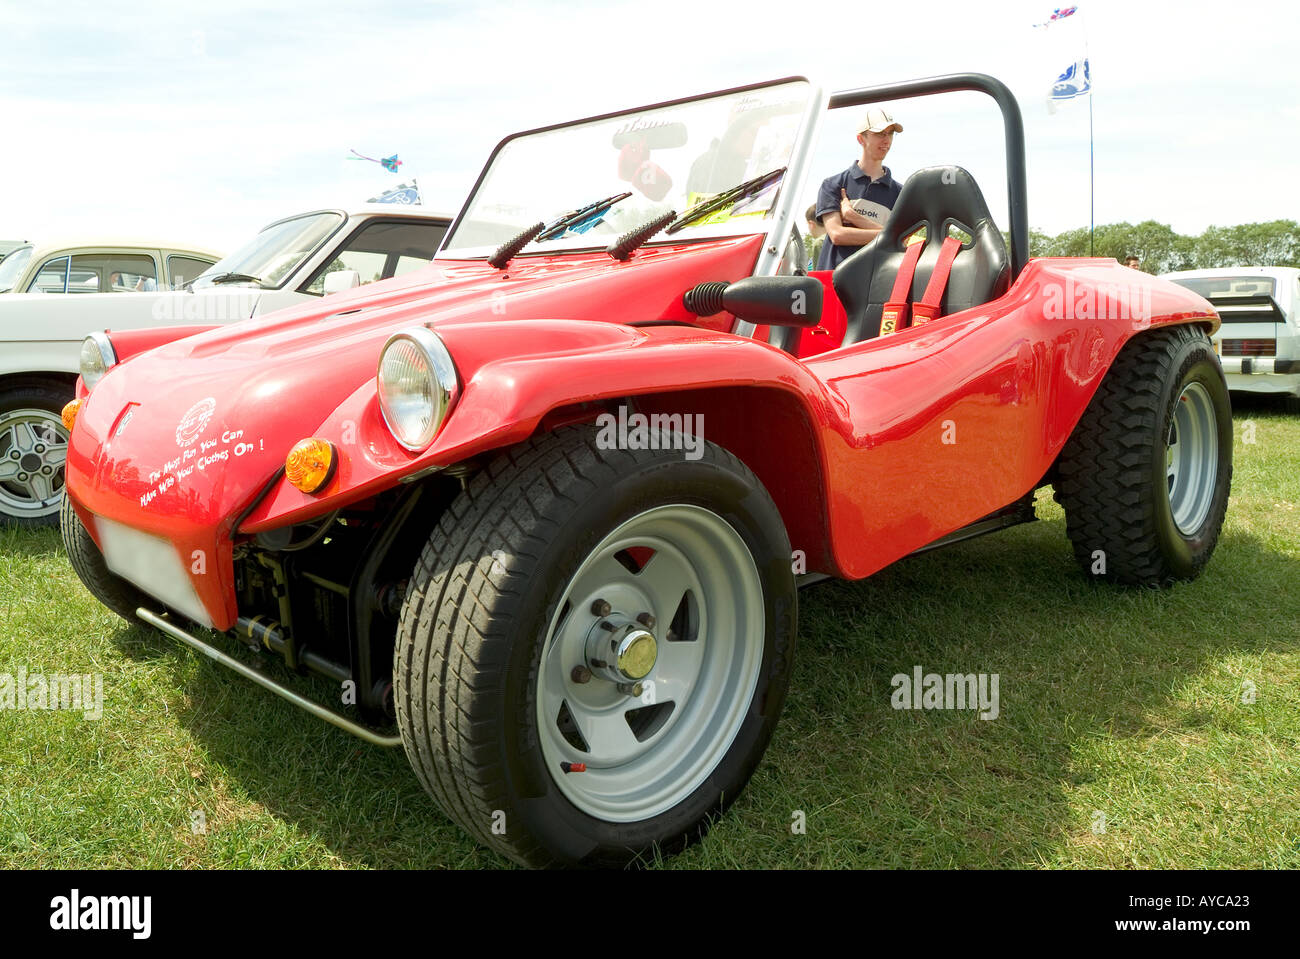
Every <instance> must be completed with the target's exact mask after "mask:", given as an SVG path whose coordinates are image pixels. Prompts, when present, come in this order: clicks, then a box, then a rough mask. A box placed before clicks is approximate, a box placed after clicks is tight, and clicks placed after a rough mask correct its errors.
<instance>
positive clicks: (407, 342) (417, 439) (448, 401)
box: [378, 326, 458, 453]
mask: <svg viewBox="0 0 1300 959" xmlns="http://www.w3.org/2000/svg"><path fill="white" fill-rule="evenodd" d="M378 382H379V409H380V411H381V412H382V413H383V415H384V422H385V423H386V424H388V429H389V431H390V432H392V434H393V437H394V438H395V439H396V440H397V442H399V443H401V444H402V445H403V446H405V447H406V448H407V449H408V450H411V451H412V452H417V453H418V452H419V451H421V450H423V449H425V448H426V447H427V446H428V445H429V444H430V443H432V442H433V438H434V437H435V436H437V435H438V430H439V429H440V428H441V427H442V423H443V421H444V420H445V419H446V418H447V413H448V412H449V411H450V410H451V406H452V404H453V403H455V402H456V395H457V392H458V385H457V379H456V365H455V364H454V363H453V362H452V360H451V354H450V353H448V352H447V347H446V346H444V345H443V342H442V339H441V338H440V337H439V336H438V334H437V333H434V332H433V331H432V330H429V329H425V328H424V327H422V326H421V327H417V328H415V329H413V330H405V331H403V332H401V333H397V334H395V335H394V336H392V337H390V338H389V340H388V342H387V343H385V344H384V349H383V352H381V353H380V354H379V374H378Z"/></svg>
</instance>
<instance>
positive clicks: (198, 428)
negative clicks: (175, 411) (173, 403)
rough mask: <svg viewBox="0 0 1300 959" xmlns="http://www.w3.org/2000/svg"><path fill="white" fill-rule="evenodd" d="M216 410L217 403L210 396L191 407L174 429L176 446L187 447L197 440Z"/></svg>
mask: <svg viewBox="0 0 1300 959" xmlns="http://www.w3.org/2000/svg"><path fill="white" fill-rule="evenodd" d="M216 408H217V401H216V400H215V399H213V398H212V397H211V396H209V397H208V398H207V399H203V400H199V401H198V402H197V403H195V404H194V405H193V406H191V407H190V408H189V410H188V411H187V412H186V413H185V415H184V416H182V417H181V421H180V425H178V426H177V427H176V445H177V446H182V447H184V446H189V445H191V444H192V443H193V442H194V441H195V440H196V439H198V438H199V434H200V433H202V432H203V431H204V430H205V429H207V428H208V421H209V420H210V419H212V412H213V410H215V409H216Z"/></svg>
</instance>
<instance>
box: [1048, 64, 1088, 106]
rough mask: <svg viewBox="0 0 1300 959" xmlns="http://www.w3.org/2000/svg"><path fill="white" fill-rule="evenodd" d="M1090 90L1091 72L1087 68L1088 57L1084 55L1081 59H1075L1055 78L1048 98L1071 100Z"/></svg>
mask: <svg viewBox="0 0 1300 959" xmlns="http://www.w3.org/2000/svg"><path fill="white" fill-rule="evenodd" d="M1090 92H1092V74H1091V73H1090V72H1089V70H1088V58H1087V57H1084V58H1083V59H1082V60H1075V61H1074V62H1073V63H1072V64H1070V66H1069V67H1068V68H1067V69H1066V71H1065V72H1064V73H1062V74H1061V75H1060V76H1059V77H1057V78H1056V83H1054V84H1053V85H1052V92H1051V94H1050V95H1049V99H1052V100H1073V99H1074V98H1075V97H1081V96H1083V95H1084V94H1085V93H1090Z"/></svg>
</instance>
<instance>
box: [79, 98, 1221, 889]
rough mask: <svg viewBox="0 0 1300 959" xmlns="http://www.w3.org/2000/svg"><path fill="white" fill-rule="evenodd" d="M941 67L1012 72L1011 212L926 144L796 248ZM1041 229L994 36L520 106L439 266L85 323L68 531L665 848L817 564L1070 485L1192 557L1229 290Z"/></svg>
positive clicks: (84, 571) (739, 738) (565, 848)
mask: <svg viewBox="0 0 1300 959" xmlns="http://www.w3.org/2000/svg"><path fill="white" fill-rule="evenodd" d="M952 90H976V91H982V92H984V93H987V94H988V95H990V96H991V97H993V99H994V100H995V101H996V102H997V103H998V104H999V106H1000V107H1001V110H1002V113H1003V117H1004V121H1005V132H1006V162H1007V170H1008V195H1009V197H1010V210H1009V221H1008V226H1009V228H1010V249H1009V250H1008V249H1007V247H1006V245H1005V244H1004V241H1003V237H1002V234H1001V233H1000V231H999V230H998V229H997V227H996V226H995V225H994V221H993V219H992V217H991V215H990V213H989V211H988V209H987V208H986V206H985V203H984V200H983V197H982V195H981V193H980V190H979V188H978V187H977V186H976V184H975V182H974V181H973V179H972V178H971V177H970V175H969V174H968V173H966V171H964V170H962V169H960V168H958V167H934V168H930V169H926V170H922V171H920V172H918V173H916V174H915V175H914V176H912V177H911V178H910V179H909V180H908V182H907V184H906V185H905V186H904V187H903V191H902V194H901V195H900V196H899V198H898V201H897V203H896V205H895V207H894V210H893V212H892V216H891V217H890V219H889V221H888V224H887V226H886V228H885V229H884V232H883V233H882V234H881V235H880V236H879V238H878V239H876V240H875V241H874V242H873V243H872V244H871V245H869V246H867V247H865V248H863V249H862V250H861V251H860V252H858V253H857V254H856V255H854V256H852V257H850V258H849V259H847V260H846V261H845V262H844V263H842V264H841V265H840V266H839V267H838V268H837V269H836V270H835V271H834V273H833V275H832V274H824V275H823V274H813V275H805V274H804V273H803V270H802V267H801V264H802V262H803V258H804V254H803V249H802V245H801V243H800V242H799V236H798V233H797V225H798V224H799V223H801V222H802V220H801V211H802V209H803V203H802V202H800V199H799V197H800V194H799V190H798V187H799V186H800V184H802V183H804V182H805V179H806V174H808V172H809V170H808V166H809V156H810V153H811V148H812V144H813V142H814V140H815V135H816V132H817V129H818V126H819V124H820V122H821V119H822V117H823V116H824V115H825V112H826V110H827V108H828V107H832V108H835V107H848V106H862V105H865V104H870V103H878V102H881V101H884V100H892V99H900V98H906V97H914V96H922V95H928V94H934V93H943V92H946V91H952ZM565 211H570V212H567V213H566V212H565ZM1027 239H1028V229H1027V219H1026V211H1025V175H1024V146H1023V134H1022V129H1021V122H1020V114H1019V110H1018V108H1017V105H1016V102H1015V100H1014V98H1013V97H1012V96H1011V94H1010V92H1009V91H1008V90H1007V89H1006V88H1005V87H1004V86H1003V85H1002V84H1000V83H999V82H997V81H996V80H993V79H992V78H990V77H986V76H982V75H975V74H963V75H955V76H949V77H939V78H933V79H928V80H920V81H915V82H910V83H903V84H891V85H884V86H879V87H871V88H865V89H860V90H854V91H849V92H845V93H838V94H835V95H834V96H831V97H826V96H824V95H823V94H822V93H821V92H820V91H819V90H817V88H815V87H814V86H813V85H812V84H810V83H808V82H807V81H805V80H803V79H798V78H796V79H787V80H780V81H774V82H771V83H764V84H758V85H755V86H751V87H745V88H740V89H734V90H728V91H723V92H720V93H714V94H709V95H706V96H701V97H695V98H690V99H686V100H679V101H674V102H670V103H663V104H659V105H656V106H651V107H645V108H641V109H636V110H629V111H626V112H621V113H617V114H611V115H607V116H601V117H596V118H594V119H587V120H581V121H577V122H574V123H569V124H562V125H559V126H555V127H549V128H546V129H541V130H534V131H530V132H527V133H521V134H517V135H514V136H511V137H508V138H506V139H505V140H503V141H502V142H501V143H500V145H499V146H498V147H497V148H496V150H495V152H494V153H493V155H492V157H491V159H490V160H489V162H488V164H487V166H486V168H485V169H484V171H483V173H482V175H481V176H480V177H479V180H478V182H477V184H476V185H475V187H474V190H473V192H472V194H471V195H470V197H469V199H468V200H467V202H466V204H465V207H464V209H463V210H462V211H461V213H460V215H459V217H458V218H457V220H456V222H455V223H454V224H453V226H452V228H451V230H450V232H449V233H448V237H447V240H446V242H445V244H444V247H443V249H442V250H441V251H440V252H439V254H438V256H437V257H436V259H435V260H434V261H433V263H432V265H431V266H429V267H428V268H427V269H425V270H422V271H418V272H415V273H410V274H407V275H406V276H404V277H400V278H397V279H394V280H391V281H387V282H384V283H379V284H376V285H374V286H371V287H366V288H363V289H360V290H357V291H354V292H349V293H343V294H340V295H338V296H334V297H330V298H329V299H328V300H326V301H325V302H323V303H321V304H319V305H309V306H303V307H295V308H291V309H288V310H283V311H280V312H277V313H275V314H272V315H270V316H268V317H266V318H264V319H261V320H258V321H253V322H245V323H239V324H235V325H233V326H229V327H224V328H219V329H214V330H210V331H208V332H203V333H200V334H199V335H191V336H186V338H183V339H181V338H178V337H180V336H182V335H183V334H189V333H192V332H193V331H192V330H171V331H142V332H138V333H127V334H123V335H120V336H117V335H115V336H111V337H110V338H109V339H108V340H104V338H102V337H100V338H98V339H92V340H91V341H88V344H87V347H86V350H85V357H86V359H85V364H84V367H83V373H84V387H83V388H82V390H81V392H80V396H81V399H80V400H79V401H78V403H77V405H74V406H72V407H71V408H70V409H69V410H67V411H66V416H67V418H68V420H69V421H72V422H74V423H75V426H74V427H73V429H72V433H71V443H70V450H69V454H68V460H67V477H68V479H67V489H68V492H69V495H68V498H67V505H66V507H65V510H64V515H63V529H64V538H65V542H66V545H67V548H68V553H69V555H70V557H71V559H72V562H73V565H74V566H75V568H76V569H77V572H78V573H79V575H80V576H81V578H82V580H83V582H85V584H86V585H87V587H89V589H90V590H91V591H92V592H93V593H94V594H95V595H96V596H97V597H98V598H99V599H101V600H102V601H103V602H104V603H105V604H107V605H108V606H110V607H111V608H112V609H114V610H116V611H117V612H119V613H120V614H121V615H123V616H125V617H127V618H139V619H141V620H143V621H144V622H146V623H149V624H151V625H153V626H155V627H157V628H158V629H160V630H162V631H164V632H166V633H168V634H169V635H171V636H173V637H175V638H176V639H179V640H181V641H183V642H185V643H188V644H190V645H191V646H194V647H196V648H198V649H201V650H203V651H204V652H206V653H207V654H208V655H210V656H213V657H214V658H216V659H218V660H219V661H221V662H223V663H225V664H226V665H228V666H231V667H232V668H234V669H237V670H239V671H240V672H242V673H243V674H244V675H245V676H247V677H249V678H250V679H253V680H255V681H256V682H258V683H260V684H262V685H263V686H266V687H268V688H270V689H272V690H274V691H275V692H277V693H278V694H280V695H283V696H286V697H287V698H290V699H292V700H293V701H294V702H296V703H298V704H299V705H302V706H303V707H304V708H307V709H309V710H311V711H312V712H314V713H316V714H317V715H319V716H321V717H322V718H324V719H326V720H328V721H329V722H332V723H334V724H336V725H338V726H340V727H342V728H344V729H348V730H349V731H351V732H353V733H355V734H357V735H359V736H362V737H363V738H365V739H368V740H370V741H372V742H377V743H381V744H386V745H398V744H400V745H402V746H403V747H404V748H405V750H406V753H407V755H408V757H409V758H410V760H411V763H412V765H413V766H414V768H415V771H416V773H417V775H418V776H419V777H420V779H421V780H422V782H423V783H424V785H425V786H426V788H427V789H428V790H429V792H430V793H431V794H432V795H433V796H434V797H435V798H436V799H437V801H438V802H439V804H440V805H441V806H442V808H443V809H444V810H445V811H446V813H447V814H448V815H449V816H451V817H452V818H453V819H455V820H456V821H457V822H458V823H459V824H460V825H461V826H463V827H464V828H465V829H466V830H467V831H469V832H470V833H471V834H473V835H475V836H477V837H479V838H480V839H481V840H482V841H483V842H485V843H487V844H489V845H491V846H492V847H493V848H495V849H497V850H499V851H501V852H502V853H504V854H505V855H507V856H510V857H512V858H513V859H515V860H517V861H519V862H522V863H528V864H533V865H544V864H551V863H597V864H599V863H623V862H627V861H629V860H630V859H633V858H635V857H637V856H639V855H642V854H644V853H645V852H646V851H647V850H650V849H652V848H655V847H657V848H659V849H661V850H665V851H671V850H673V849H676V848H680V846H682V845H683V844H684V843H686V842H688V841H690V840H691V839H692V838H694V837H696V836H698V835H699V834H700V833H701V831H702V830H703V829H704V828H705V826H706V825H707V822H708V821H709V819H710V817H711V816H712V815H713V814H715V813H716V812H718V811H720V810H721V809H722V808H723V807H725V805H726V804H728V803H729V802H731V801H732V800H733V799H734V798H735V797H736V795H737V793H738V792H739V791H740V790H741V789H742V788H743V786H744V784H745V783H746V781H747V780H748V778H749V776H750V774H751V772H752V771H753V770H754V768H755V767H756V766H757V764H758V762H759V761H760V758H761V757H762V755H763V751H764V749H765V747H766V745H767V743H768V740H769V739H770V737H771V736H772V733H773V729H774V728H775V726H776V722H777V718H778V716H779V714H780V712H781V706H782V703H783V701H784V698H785V693H786V687H787V683H788V680H789V677H790V674H791V664H792V659H793V655H794V646H795V633H796V588H797V586H798V585H800V584H801V583H802V582H807V581H811V580H812V579H814V578H820V577H826V576H834V577H842V578H846V579H858V578H861V577H865V576H869V575H871V574H872V573H874V572H876V571H877V570H879V569H881V568H882V567H884V566H886V565H888V564H890V563H892V562H894V561H895V560H898V559H901V558H902V557H905V556H907V555H909V554H911V553H915V552H917V551H918V550H922V549H928V548H931V547H934V546H936V545H941V544H945V543H949V542H953V541H956V540H958V539H963V538H966V537H969V536H973V535H976V534H979V533H983V532H988V531H991V530H994V529H998V528H1002V527H1006V526H1010V525H1012V524H1015V523H1019V522H1023V521H1027V520H1030V519H1032V518H1033V509H1032V494H1033V492H1034V490H1035V489H1037V488H1039V487H1041V486H1043V485H1045V484H1048V483H1051V484H1053V486H1054V487H1055V490H1056V494H1057V496H1058V498H1059V499H1060V501H1061V502H1062V503H1063V505H1064V507H1065V510H1066V514H1067V526H1068V532H1069V536H1070V539H1071V541H1072V542H1073V546H1074V550H1075V553H1076V555H1077V556H1078V558H1079V561H1080V562H1081V563H1082V564H1083V566H1084V569H1085V570H1086V571H1087V572H1088V573H1089V574H1091V575H1098V576H1104V577H1106V578H1108V579H1111V580H1115V581H1119V582H1125V583H1138V584H1150V585H1165V584H1168V583H1170V582H1172V581H1173V580H1175V579H1190V578H1192V577H1194V576H1195V575H1196V574H1197V573H1198V572H1199V571H1200V570H1201V568H1202V566H1203V565H1204V564H1205V562H1206V561H1207V559H1208V558H1209V556H1210V553H1211V552H1212V550H1213V549H1214V545H1215V542H1216V540H1217V538H1218V534H1219V529H1220V526H1221V524H1222V521H1223V517H1224V510H1225V508H1226V503H1227V497H1228V488H1229V481H1230V476H1231V451H1232V442H1231V439H1232V435H1231V419H1230V411H1229V406H1228V400H1227V391H1226V389H1225V386H1224V378H1223V374H1222V372H1221V370H1220V367H1219V363H1218V360H1217V359H1216V357H1215V354H1214V352H1213V351H1212V349H1211V346H1210V339H1209V335H1210V334H1211V333H1212V332H1213V331H1214V330H1215V329H1216V328H1217V326H1218V317H1217V316H1216V314H1215V313H1214V311H1213V309H1212V308H1211V307H1210V306H1209V304H1208V303H1206V302H1205V301H1204V300H1203V299H1201V298H1200V297H1199V296H1197V295H1195V294H1194V293H1191V292H1189V291H1187V290H1185V289H1183V288H1180V287H1178V286H1175V285H1173V284H1171V283H1168V282H1165V281H1162V280H1157V279H1155V278H1153V277H1149V276H1145V275H1141V274H1137V273H1135V272H1134V271H1131V270H1125V269H1123V268H1122V267H1120V266H1119V265H1118V264H1117V263H1115V261H1114V260H1101V259H1077V260H1065V259H1040V260H1034V261H1032V262H1027V255H1026V254H1027V246H1026V244H1027ZM163 344H165V345H163ZM154 347H157V348H154ZM87 390H88V392H87ZM899 491H906V495H899ZM209 630H211V631H215V634H214V633H213V632H209ZM221 634H225V635H224V636H223V635H221ZM810 638H811V639H814V640H815V638H812V637H810ZM231 641H238V642H242V643H245V644H247V645H250V646H254V647H257V648H259V649H261V650H263V651H269V652H271V653H273V654H277V655H279V656H281V657H283V659H284V661H285V662H286V663H287V664H288V666H289V667H290V668H293V669H296V670H299V671H311V672H314V673H317V674H320V675H322V676H325V677H328V678H329V679H331V680H333V681H334V682H335V683H338V684H341V686H342V689H343V694H342V697H340V698H341V700H342V701H343V702H345V703H349V704H353V703H354V704H355V705H354V706H353V705H349V706H348V707H347V708H346V709H339V710H335V709H330V708H326V707H325V706H322V705H321V704H319V703H317V702H314V701H310V700H307V699H304V698H303V697H301V696H299V695H297V694H296V693H294V692H292V691H290V690H288V689H287V688H285V687H284V686H283V685H282V684H281V683H280V682H278V681H277V680H275V679H273V678H271V677H269V676H268V675H266V674H264V673H262V672H260V671H256V670H252V669H250V668H249V667H248V666H247V665H245V663H244V662H243V661H242V660H241V659H239V658H236V657H232V656H230V655H229V654H228V652H227V651H226V649H223V647H228V646H229V644H230V642H231ZM335 696H337V693H336V694H335ZM349 696H350V697H351V698H349ZM329 698H331V699H334V701H335V702H338V701H339V699H335V697H334V696H331V697H329ZM394 724H395V727H396V729H395V731H394V730H393V726H394Z"/></svg>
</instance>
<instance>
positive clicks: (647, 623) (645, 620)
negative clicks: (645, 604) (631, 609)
mask: <svg viewBox="0 0 1300 959" xmlns="http://www.w3.org/2000/svg"><path fill="white" fill-rule="evenodd" d="M636 621H637V622H638V623H640V624H641V625H642V626H644V627H645V628H646V629H654V628H655V618H654V617H653V616H651V615H650V614H649V613H638V614H637V617H636Z"/></svg>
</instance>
